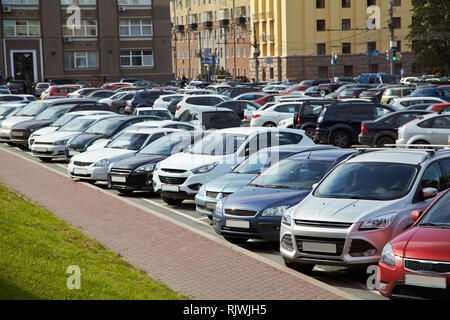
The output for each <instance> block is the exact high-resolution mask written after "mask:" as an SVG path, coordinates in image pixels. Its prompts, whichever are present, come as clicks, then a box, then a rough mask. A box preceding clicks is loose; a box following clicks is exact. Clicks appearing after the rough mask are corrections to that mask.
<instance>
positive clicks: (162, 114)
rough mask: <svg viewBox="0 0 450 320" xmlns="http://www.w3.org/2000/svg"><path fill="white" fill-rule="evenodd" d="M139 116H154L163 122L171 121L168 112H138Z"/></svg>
mask: <svg viewBox="0 0 450 320" xmlns="http://www.w3.org/2000/svg"><path fill="white" fill-rule="evenodd" d="M138 112H139V115H141V116H155V117H160V118H161V119H164V120H172V117H171V113H170V112H169V111H168V110H139V111H138Z"/></svg>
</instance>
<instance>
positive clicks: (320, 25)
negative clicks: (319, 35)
mask: <svg viewBox="0 0 450 320" xmlns="http://www.w3.org/2000/svg"><path fill="white" fill-rule="evenodd" d="M316 24H317V31H325V20H317V22H316Z"/></svg>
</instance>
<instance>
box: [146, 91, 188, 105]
mask: <svg viewBox="0 0 450 320" xmlns="http://www.w3.org/2000/svg"><path fill="white" fill-rule="evenodd" d="M177 98H179V99H182V98H184V95H182V94H167V95H163V96H160V97H159V98H158V99H156V100H155V102H154V104H153V107H154V108H167V106H168V105H169V104H170V102H172V101H173V100H174V99H177Z"/></svg>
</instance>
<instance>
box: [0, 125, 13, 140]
mask: <svg viewBox="0 0 450 320" xmlns="http://www.w3.org/2000/svg"><path fill="white" fill-rule="evenodd" d="M10 141H11V129H3V128H2V129H0V142H10Z"/></svg>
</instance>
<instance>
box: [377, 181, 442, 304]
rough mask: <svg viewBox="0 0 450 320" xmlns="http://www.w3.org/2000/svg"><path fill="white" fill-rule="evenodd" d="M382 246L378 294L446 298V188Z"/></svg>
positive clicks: (413, 214)
mask: <svg viewBox="0 0 450 320" xmlns="http://www.w3.org/2000/svg"><path fill="white" fill-rule="evenodd" d="M411 218H413V219H414V220H416V223H415V224H414V225H413V226H412V227H411V228H409V229H408V230H407V231H405V232H404V233H402V234H401V235H399V236H398V237H396V238H394V240H392V241H391V242H390V243H388V244H387V245H386V247H385V248H384V250H383V253H382V254H381V259H380V262H379V280H380V285H379V288H378V291H379V292H380V293H381V294H382V295H384V296H387V297H390V298H420V299H450V189H449V190H447V191H446V192H445V193H444V194H443V195H442V196H441V197H439V198H438V199H437V200H436V201H435V202H434V203H433V204H432V205H431V206H430V207H429V208H428V209H427V210H426V211H425V212H424V213H422V212H421V211H413V212H412V213H411Z"/></svg>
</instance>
